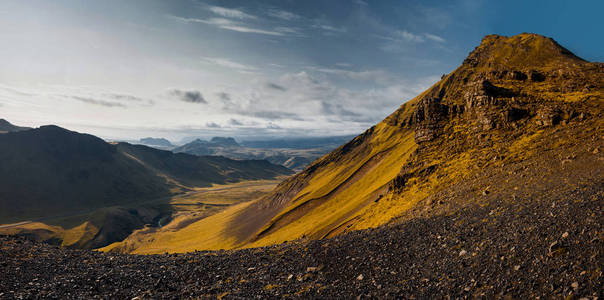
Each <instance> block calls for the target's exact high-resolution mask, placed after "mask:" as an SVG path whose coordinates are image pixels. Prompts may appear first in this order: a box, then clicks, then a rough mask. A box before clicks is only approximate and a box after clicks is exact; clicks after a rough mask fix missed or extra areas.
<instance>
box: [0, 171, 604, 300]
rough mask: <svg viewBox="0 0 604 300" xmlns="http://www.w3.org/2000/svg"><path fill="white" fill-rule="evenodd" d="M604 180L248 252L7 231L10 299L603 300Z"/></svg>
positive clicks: (3, 273)
mask: <svg viewBox="0 0 604 300" xmlns="http://www.w3.org/2000/svg"><path fill="white" fill-rule="evenodd" d="M602 200H603V189H602V182H595V183H594V182H591V183H587V184H585V185H583V186H577V187H573V188H570V189H563V192H561V193H557V194H556V196H553V197H552V198H549V199H547V201H543V200H538V201H534V200H522V199H516V201H504V200H493V201H488V202H487V203H483V204H482V205H478V204H474V205H468V206H466V207H463V208H461V209H459V210H457V212H456V213H454V214H451V215H440V216H435V217H430V218H419V219H412V220H408V221H405V222H404V223H401V224H399V225H395V226H390V227H382V228H378V229H373V230H365V231H358V232H352V233H349V234H346V235H342V236H340V237H337V238H334V239H327V240H321V241H295V242H290V243H286V244H281V245H277V246H272V247H267V248H258V249H245V250H238V251H219V252H196V253H189V254H171V255H152V256H137V255H121V254H105V253H98V252H93V251H85V250H68V249H61V248H58V247H55V246H50V245H46V244H40V243H35V242H31V241H28V240H24V239H19V238H9V237H1V238H0V298H5V299H15V298H61V299H63V298H95V297H100V298H120V299H124V298H135V297H140V298H190V297H195V298H216V297H218V298H221V297H224V298H235V299H236V298H263V299H264V298H281V297H283V298H359V297H360V298H401V297H402V298H448V297H452V298H474V297H483V298H484V297H486V298H506V297H512V298H529V297H530V298H537V297H545V298H552V297H553V298H565V297H568V296H570V299H574V298H577V299H580V298H586V299H602V297H603V296H604V295H603V292H602V290H603V287H604V286H603V282H602V279H603V276H602V267H603V264H602V263H603V262H604V257H603V249H604V245H603V239H604V228H603V227H604V226H603V224H604V222H603V221H604V218H603V214H602V212H603V210H602V203H603V201H602Z"/></svg>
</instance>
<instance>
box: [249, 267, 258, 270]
mask: <svg viewBox="0 0 604 300" xmlns="http://www.w3.org/2000/svg"><path fill="white" fill-rule="evenodd" d="M247 270H248V271H254V270H256V268H254V267H250V268H247Z"/></svg>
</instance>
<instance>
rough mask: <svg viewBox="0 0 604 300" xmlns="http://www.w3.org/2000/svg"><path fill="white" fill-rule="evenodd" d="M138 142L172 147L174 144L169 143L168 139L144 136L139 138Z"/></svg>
mask: <svg viewBox="0 0 604 300" xmlns="http://www.w3.org/2000/svg"><path fill="white" fill-rule="evenodd" d="M139 142H140V143H141V144H143V145H149V146H160V147H174V145H172V143H170V141H168V140H166V139H164V138H152V137H146V138H142V139H140V140H139Z"/></svg>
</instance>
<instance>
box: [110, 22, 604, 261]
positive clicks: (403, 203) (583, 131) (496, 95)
mask: <svg viewBox="0 0 604 300" xmlns="http://www.w3.org/2000/svg"><path fill="white" fill-rule="evenodd" d="M602 128H604V64H603V63H592V62H588V61H585V60H583V59H581V58H579V57H577V56H576V55H574V54H573V53H571V52H570V51H568V50H567V49H565V48H563V47H562V46H560V45H559V44H558V43H557V42H555V41H554V40H553V39H551V38H547V37H544V36H540V35H536V34H520V35H516V36H512V37H505V36H498V35H489V36H486V37H485V38H484V39H483V40H482V42H481V44H480V45H479V46H478V47H476V48H475V49H474V50H473V51H472V52H471V53H470V54H469V56H468V57H467V58H466V59H465V60H464V61H463V63H462V64H461V66H459V67H458V68H457V69H456V70H454V71H453V72H451V73H450V74H448V75H445V76H443V77H442V79H441V80H440V81H439V82H437V83H436V84H434V85H433V86H432V87H430V88H429V89H428V90H426V91H424V92H423V93H421V94H420V95H418V96H417V97H415V98H414V99H412V100H410V101H408V102H406V103H404V104H403V105H402V106H401V107H400V108H399V109H397V110H396V111H395V112H394V113H392V114H391V115H390V116H388V117H387V118H385V119H384V120H383V121H382V122H380V123H378V124H377V125H375V126H373V127H371V128H369V129H368V130H367V131H365V132H364V133H363V134H361V135H359V136H357V137H355V138H354V139H352V140H351V141H350V142H348V143H346V144H344V145H342V146H340V147H339V148H337V149H336V150H334V151H332V152H331V153H329V154H327V155H325V156H323V157H322V158H320V159H318V160H316V161H314V162H313V163H312V164H311V165H309V166H308V167H307V168H306V169H304V171H302V172H300V173H298V174H297V175H296V176H293V177H290V178H289V179H287V180H286V181H284V182H283V183H281V184H280V185H279V186H278V187H277V188H276V189H275V190H274V191H273V192H272V193H271V194H269V195H268V196H265V197H263V198H261V199H259V200H257V201H255V202H252V203H249V204H246V205H245V206H240V207H233V208H231V209H228V210H226V211H224V212H223V213H221V214H218V215H215V216H212V217H209V218H206V219H203V220H200V221H198V222H196V223H193V224H191V225H189V226H187V227H186V228H183V229H182V230H181V231H177V232H167V231H164V232H159V233H156V234H155V235H153V236H152V238H150V239H148V240H146V241H145V242H140V243H138V244H130V248H129V249H128V250H127V251H128V252H134V253H159V252H165V251H170V252H186V251H192V250H195V249H228V248H239V247H255V246H264V245H271V244H276V243H283V242H284V241H291V240H295V239H301V238H302V239H303V238H310V239H322V238H327V237H334V236H337V235H340V234H342V233H344V232H349V231H352V230H358V229H366V228H372V227H376V226H380V225H387V224H393V223H400V222H407V221H409V220H416V219H418V218H432V217H435V216H450V215H454V214H458V215H462V216H463V215H464V211H469V210H470V208H471V209H478V208H480V207H489V208H490V209H492V211H491V212H490V215H494V216H499V215H500V214H504V215H506V216H507V215H508V214H521V215H525V214H531V213H533V212H532V209H536V208H534V207H537V206H539V207H555V206H556V201H557V200H555V199H558V198H559V197H560V195H575V196H574V197H575V198H574V201H576V203H577V205H584V204H581V203H589V202H590V201H601V199H602V198H601V196H602V186H604V157H603V156H602V151H603V149H604V136H602ZM598 199H599V200H598ZM500 202H503V203H504V204H506V205H503V204H497V203H500ZM508 204H509V205H508ZM512 204H513V205H512ZM509 207H514V208H513V210H512V209H511V208H509ZM531 207H532V208H531ZM536 214H537V212H536V211H535V215H536ZM552 216H553V214H552ZM455 220H456V221H455V222H456V223H455V224H465V223H464V222H468V220H470V219H469V218H465V217H456V219H455ZM552 220H555V219H552ZM487 221H488V220H487V219H485V220H484V222H487ZM528 223H530V222H528ZM528 223H527V224H528ZM527 224H524V225H522V226H523V227H518V228H516V229H515V230H519V232H529V231H531V230H532V229H531V228H530V227H529V225H527ZM569 226H570V225H569ZM571 229H572V230H579V229H578V228H574V227H573V228H571ZM571 229H569V230H571ZM498 230H501V229H498ZM579 232H580V230H579ZM477 234H478V233H477ZM506 234H507V233H506ZM514 236H516V235H514ZM173 239H179V240H180V241H182V243H181V244H180V245H174V244H170V243H168V242H167V241H170V240H173ZM133 245H134V246H133ZM553 245H555V244H553ZM120 247H121V246H120V245H119V244H116V245H113V247H112V248H110V249H113V250H116V251H119V250H120ZM473 247H474V246H473ZM110 249H106V250H110ZM550 251H551V249H550Z"/></svg>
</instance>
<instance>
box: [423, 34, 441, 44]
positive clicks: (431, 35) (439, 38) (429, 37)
mask: <svg viewBox="0 0 604 300" xmlns="http://www.w3.org/2000/svg"><path fill="white" fill-rule="evenodd" d="M424 36H425V37H426V38H427V39H429V40H432V41H435V42H438V43H444V42H445V39H443V38H442V37H440V36H438V35H435V34H430V33H426V34H424Z"/></svg>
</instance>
